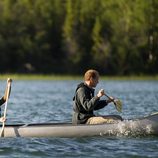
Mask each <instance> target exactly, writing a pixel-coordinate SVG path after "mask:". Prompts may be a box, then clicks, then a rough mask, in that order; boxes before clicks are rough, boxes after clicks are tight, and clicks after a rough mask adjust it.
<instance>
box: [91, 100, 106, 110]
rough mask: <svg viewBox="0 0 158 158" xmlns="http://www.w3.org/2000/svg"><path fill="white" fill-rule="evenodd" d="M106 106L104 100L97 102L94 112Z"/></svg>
mask: <svg viewBox="0 0 158 158" xmlns="http://www.w3.org/2000/svg"><path fill="white" fill-rule="evenodd" d="M107 105H108V103H107V101H106V100H99V101H98V103H97V105H96V106H95V108H94V110H99V109H102V108H104V107H105V106H107Z"/></svg>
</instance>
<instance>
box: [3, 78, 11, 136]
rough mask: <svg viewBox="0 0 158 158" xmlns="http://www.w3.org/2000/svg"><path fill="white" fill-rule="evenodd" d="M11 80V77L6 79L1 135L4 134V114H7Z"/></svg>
mask: <svg viewBox="0 0 158 158" xmlns="http://www.w3.org/2000/svg"><path fill="white" fill-rule="evenodd" d="M11 82H12V79H10V78H8V79H7V92H6V102H5V108H4V115H3V119H4V121H3V124H2V130H1V134H0V136H1V137H3V136H4V127H5V120H6V115H7V104H8V99H9V94H10V90H11Z"/></svg>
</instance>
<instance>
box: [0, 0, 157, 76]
mask: <svg viewBox="0 0 158 158" xmlns="http://www.w3.org/2000/svg"><path fill="white" fill-rule="evenodd" d="M89 68H95V69H97V70H98V71H99V72H100V73H101V74H105V75H141V74H148V75H154V74H158V0H128V1H127V0H0V73H43V74H50V73H51V74H80V73H83V72H84V71H85V70H87V69H89Z"/></svg>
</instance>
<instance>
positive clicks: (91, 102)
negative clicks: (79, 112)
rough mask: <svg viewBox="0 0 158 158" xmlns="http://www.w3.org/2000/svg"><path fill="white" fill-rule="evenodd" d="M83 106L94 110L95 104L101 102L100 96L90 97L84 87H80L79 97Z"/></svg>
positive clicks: (87, 109) (88, 109) (85, 108)
mask: <svg viewBox="0 0 158 158" xmlns="http://www.w3.org/2000/svg"><path fill="white" fill-rule="evenodd" d="M76 99H77V100H78V102H79V104H80V105H82V108H84V110H86V111H91V110H94V108H95V106H96V105H97V103H98V102H99V99H98V97H93V98H88V97H87V95H86V92H85V89H84V88H79V89H78V91H77V98H76Z"/></svg>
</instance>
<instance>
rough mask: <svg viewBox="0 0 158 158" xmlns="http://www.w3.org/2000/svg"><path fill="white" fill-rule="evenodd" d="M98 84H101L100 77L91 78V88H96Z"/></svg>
mask: <svg viewBox="0 0 158 158" xmlns="http://www.w3.org/2000/svg"><path fill="white" fill-rule="evenodd" d="M98 83H99V77H96V78H91V79H90V85H91V87H96V86H97V84H98Z"/></svg>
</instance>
